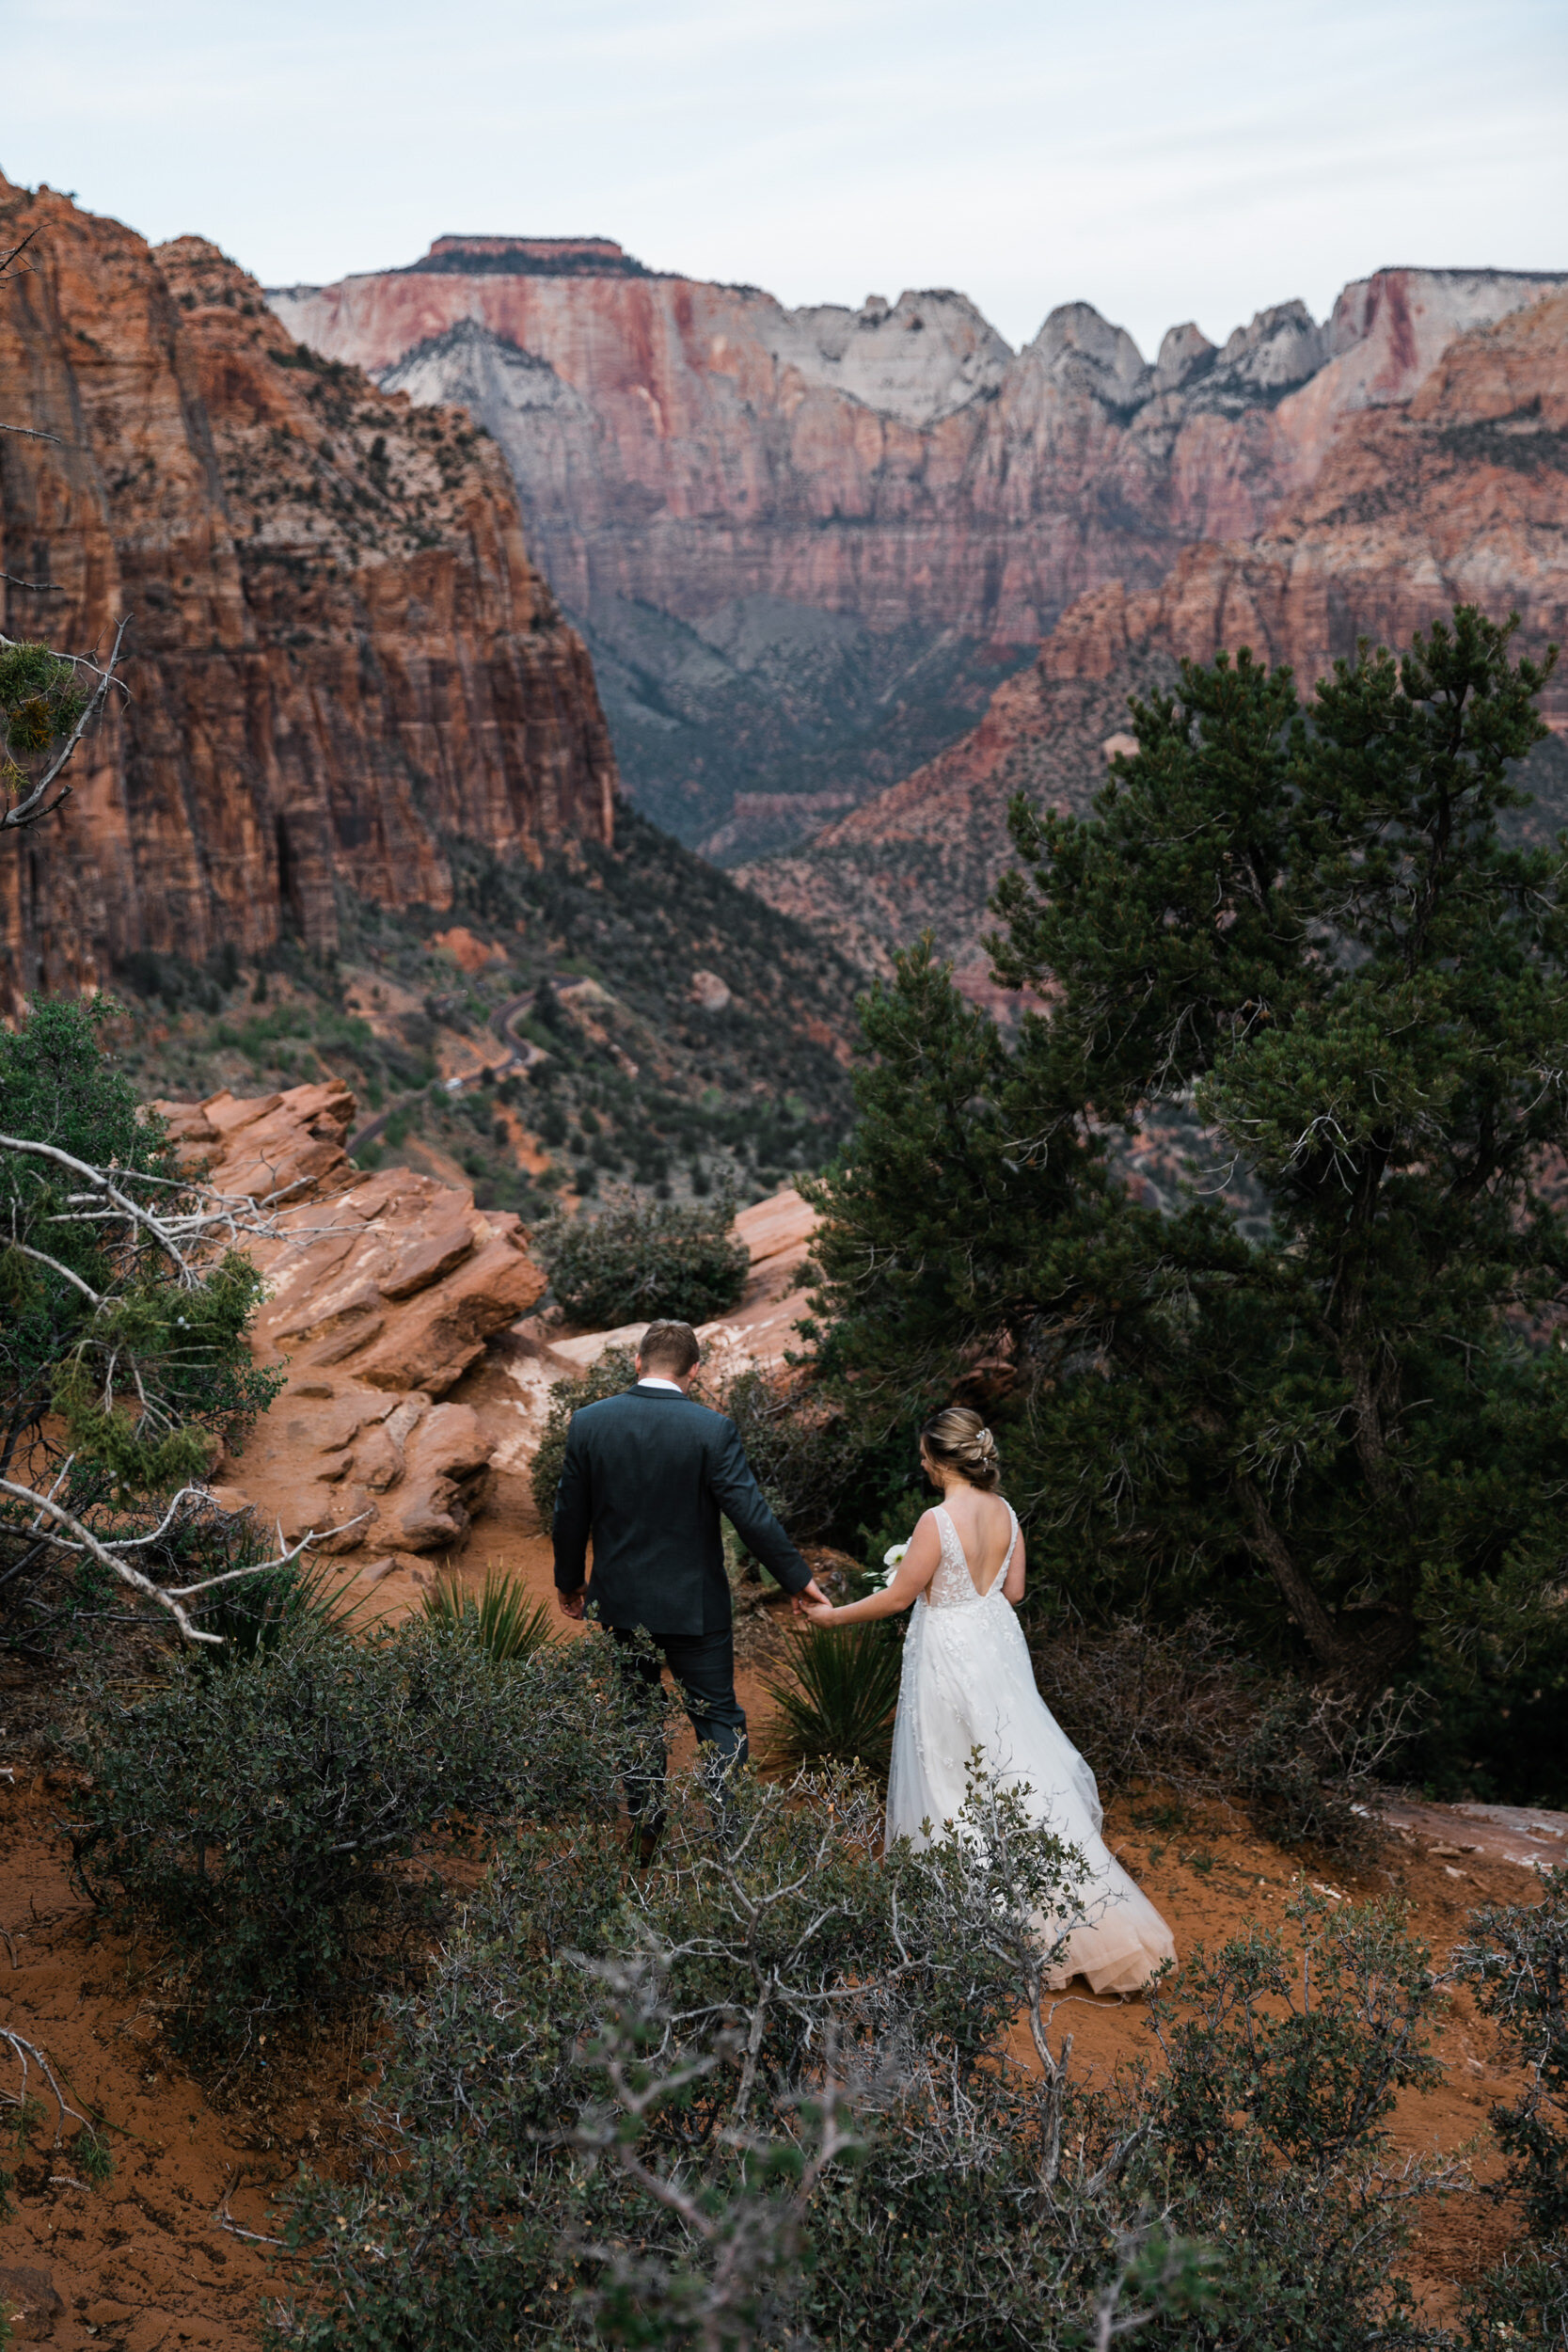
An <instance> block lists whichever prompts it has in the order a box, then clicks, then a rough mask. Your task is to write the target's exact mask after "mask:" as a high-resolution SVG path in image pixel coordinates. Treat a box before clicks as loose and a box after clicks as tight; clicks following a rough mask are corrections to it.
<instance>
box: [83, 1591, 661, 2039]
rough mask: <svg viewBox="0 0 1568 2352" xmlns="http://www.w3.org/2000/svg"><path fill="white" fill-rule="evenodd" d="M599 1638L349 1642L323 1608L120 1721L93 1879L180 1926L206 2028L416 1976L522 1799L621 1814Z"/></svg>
mask: <svg viewBox="0 0 1568 2352" xmlns="http://www.w3.org/2000/svg"><path fill="white" fill-rule="evenodd" d="M597 1669H598V1657H597V1645H595V1644H593V1643H589V1644H583V1643H574V1644H571V1645H550V1646H548V1647H546V1648H544V1649H541V1650H538V1651H536V1652H535V1653H534V1654H533V1656H532V1657H531V1658H530V1659H528V1660H526V1661H523V1662H521V1663H509V1664H499V1663H498V1662H497V1661H495V1660H494V1659H492V1658H490V1657H489V1656H487V1655H486V1654H485V1652H484V1650H483V1648H482V1647H481V1646H480V1644H479V1642H478V1640H477V1639H476V1638H475V1635H474V1630H473V1629H472V1628H471V1627H470V1626H467V1625H465V1624H462V1623H459V1624H458V1625H457V1626H456V1627H454V1628H451V1629H448V1630H446V1631H444V1632H437V1631H436V1630H435V1629H433V1628H432V1627H431V1626H429V1625H428V1624H427V1623H426V1622H425V1621H424V1620H422V1619H415V1620H413V1621H412V1622H411V1623H409V1624H407V1625H404V1626H403V1627H401V1628H399V1629H397V1631H395V1632H394V1633H390V1634H378V1635H376V1636H375V1637H373V1638H372V1639H369V1640H353V1639H350V1638H349V1637H348V1636H347V1635H346V1634H345V1633H344V1632H343V1630H342V1629H341V1628H340V1627H336V1626H334V1625H331V1624H329V1623H327V1624H324V1623H321V1622H319V1621H315V1622H311V1621H307V1622H305V1623H304V1624H302V1625H299V1626H298V1627H297V1628H293V1627H291V1628H289V1629H287V1630H286V1631H285V1633H284V1635H283V1637H282V1638H280V1639H278V1640H277V1641H276V1642H275V1643H274V1644H272V1645H259V1646H258V1647H257V1648H256V1649H255V1650H254V1651H253V1652H252V1654H251V1655H250V1656H249V1657H248V1658H236V1659H235V1660H234V1661H233V1662H232V1664H230V1666H229V1667H228V1668H227V1670H226V1671H223V1672H218V1673H213V1672H208V1671H203V1670H202V1669H201V1668H200V1667H199V1666H197V1665H195V1664H193V1663H189V1662H187V1661H183V1660H182V1661H176V1663H175V1665H174V1667H173V1669H172V1672H171V1676H170V1679H169V1681H168V1683H167V1685H166V1687H165V1688H163V1689H161V1690H159V1691H157V1692H154V1693H153V1694H152V1695H151V1696H150V1697H149V1698H146V1699H144V1700H142V1701H141V1702H140V1703H138V1704H135V1705H133V1706H129V1707H124V1708H119V1709H118V1710H116V1711H115V1712H114V1713H112V1714H111V1715H109V1716H108V1717H107V1718H106V1719H105V1720H103V1721H102V1722H101V1723H100V1724H98V1725H97V1726H95V1728H94V1731H93V1733H92V1735H91V1737H90V1738H89V1740H87V1743H86V1759H85V1760H86V1761H87V1764H88V1766H89V1768H90V1771H91V1775H92V1785H91V1787H90V1788H88V1789H87V1791H86V1792H85V1794H84V1797H83V1800H82V1819H81V1820H80V1822H79V1823H78V1824H77V1825H76V1826H75V1828H74V1830H73V1835H72V1844H73V1850H74V1856H75V1868H76V1874H77V1877H78V1879H79V1881H80V1883H82V1885H83V1886H84V1888H85V1889H86V1890H87V1893H88V1894H89V1895H90V1896H91V1897H92V1899H94V1900H95V1901H98V1902H100V1903H102V1904H103V1906H104V1907H105V1909H107V1910H108V1911H109V1912H111V1913H112V1914H115V1915H119V1916H122V1917H124V1918H126V1919H129V1920H132V1921H135V1922H137V1923H140V1924H142V1925H144V1926H146V1927H149V1928H150V1929H151V1930H153V1931H154V1932H155V1933H156V1934H157V1935H158V1936H160V1937H161V1939H162V1940H163V1942H164V1944H165V1946H166V1949H167V1951H168V1954H169V1956H170V1959H171V1961H172V1963H173V1965H174V1968H175V1970H176V1973H177V1975H178V1977H179V1979H180V1981H181V1985H182V2013H183V2019H184V2025H185V2028H186V2030H187V2032H188V2033H194V2034H198V2035H200V2036H211V2037H214V2038H216V2039H218V2040H230V2041H232V2040H234V2039H236V2038H240V2037H243V2036H244V2035H245V2033H246V2032H247V2031H248V2030H249V2029H250V2028H251V2027H252V2026H253V2025H254V2023H255V2021H256V2019H257V2018H258V2017H259V2016H260V2015H261V2014H268V2015H274V2016H277V2015H287V2014H289V2013H291V2012H294V2011H297V2010H299V2009H300V2008H301V2007H302V2006H303V2005H305V2004H309V2005H310V2006H311V2007H312V2008H313V2009H324V2008H327V2009H329V2008H331V2007H332V2006H334V2005H335V2004H341V2003H342V2002H344V2001H349V2000H353V1999H355V1998H356V1997H358V1996H360V1995H362V1994H364V1993H365V1992H366V1991H368V1990H371V1989H374V1988H375V1987H376V1986H378V1985H380V1984H384V1983H386V1982H388V1980H396V1979H397V1978H398V1977H399V1975H400V1974H402V1973H403V1971H404V1969H405V1968H406V1966H407V1964H408V1963H409V1961H410V1960H411V1958H412V1957H413V1956H414V1949H415V1947H414V1938H415V1936H416V1934H417V1932H418V1931H419V1930H420V1928H421V1927H424V1926H427V1925H428V1923H429V1921H430V1920H431V1919H432V1917H433V1916H434V1915H435V1910H436V1899H437V1898H438V1896H439V1893H440V1888H441V1880H440V1870H439V1862H440V1857H441V1855H442V1853H443V1852H444V1851H448V1850H450V1849H451V1847H452V1846H453V1845H458V1844H461V1843H462V1842H463V1839H464V1837H465V1835H466V1833H467V1830H468V1829H469V1828H470V1827H471V1825H473V1824H475V1823H478V1822H482V1821H484V1820H491V1821H494V1820H499V1819H500V1818H503V1817H510V1816H512V1815H515V1814H518V1813H523V1814H528V1815H531V1816H533V1817H535V1818H541V1819H546V1820H548V1819H557V1818H571V1817H576V1816H581V1815H588V1816H598V1817H601V1818H606V1819H609V1818H613V1816H614V1813H615V1810H616V1804H617V1791H616V1784H615V1777H614V1760H615V1756H616V1755H617V1753H618V1743H617V1735H616V1725H617V1724H618V1721H619V1718H618V1715H617V1714H616V1712H615V1702H614V1692H613V1677H609V1678H607V1679H606V1680H605V1681H604V1682H603V1684H601V1681H600V1678H599V1676H598V1671H597Z"/></svg>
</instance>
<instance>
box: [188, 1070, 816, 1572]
mask: <svg viewBox="0 0 1568 2352" xmlns="http://www.w3.org/2000/svg"><path fill="white" fill-rule="evenodd" d="M154 1108H155V1109H156V1110H157V1111H158V1112H159V1113H160V1114H161V1116H162V1117H163V1118H164V1119H165V1120H166V1122H167V1124H168V1128H169V1132H170V1134H171V1135H172V1136H174V1138H175V1140H176V1143H177V1145H178V1147H179V1150H180V1154H181V1159H182V1165H183V1166H184V1167H186V1168H188V1169H189V1170H191V1171H192V1172H193V1173H196V1172H199V1173H200V1174H201V1175H202V1176H203V1180H204V1181H205V1182H206V1183H208V1184H211V1185H212V1186H213V1187H214V1189H215V1190H216V1191H218V1192H220V1193H223V1194H226V1195H228V1196H229V1197H230V1198H231V1199H237V1200H251V1201H254V1202H258V1203H266V1202H272V1203H273V1204H274V1206H273V1209H272V1211H271V1212H270V1213H269V1222H270V1223H271V1224H272V1225H273V1226H274V1228H275V1230H274V1232H272V1233H270V1234H269V1235H268V1236H267V1237H265V1238H260V1237H258V1238H251V1239H248V1240H247V1241H246V1242H245V1245H244V1246H245V1250H246V1253H247V1255H248V1256H249V1257H250V1258H251V1260H252V1261H253V1263H255V1264H256V1265H257V1267H258V1268H259V1269H260V1271H261V1274H262V1276H263V1277H264V1279H265V1281H266V1294H265V1296H264V1299H263V1302H262V1305H261V1309H260V1310H259V1311H258V1313H257V1316H256V1319H255V1322H254V1325H253V1327H252V1331H251V1350H252V1353H253V1355H254V1357H255V1359H256V1360H257V1362H258V1363H259V1364H261V1365H262V1366H264V1367H266V1368H268V1369H270V1370H276V1371H279V1372H281V1373H282V1374H283V1375H284V1385H283V1388H282V1391H281V1392H280V1394H279V1395H278V1396H277V1400H276V1401H275V1403H274V1404H273V1406H272V1408H271V1410H270V1411H269V1412H267V1413H266V1414H264V1415H263V1416H262V1417H261V1419H260V1420H259V1422H257V1424H256V1427H255V1429H254V1431H253V1433H252V1434H251V1436H250V1437H249V1438H248V1439H247V1440H246V1442H245V1445H244V1447H243V1449H242V1450H241V1451H239V1452H238V1453H236V1454H233V1455H231V1456H230V1457H229V1458H227V1459H225V1460H223V1461H221V1462H219V1463H217V1464H216V1465H214V1473H213V1475H214V1479H215V1480H216V1482H217V1483H216V1484H215V1485H214V1495H215V1496H216V1498H217V1500H218V1501H219V1502H221V1503H222V1504H223V1505H224V1506H225V1507H226V1508H228V1509H230V1510H246V1509H247V1510H250V1511H252V1512H254V1513H255V1514H256V1516H257V1517H258V1518H259V1519H260V1520H261V1524H262V1526H263V1527H265V1528H267V1529H269V1530H276V1531H277V1534H278V1535H279V1536H280V1538H281V1539H282V1541H283V1542H285V1543H297V1542H299V1541H300V1540H301V1539H302V1538H303V1537H305V1536H306V1535H310V1536H312V1537H313V1538H314V1542H313V1547H312V1548H313V1551H314V1552H315V1553H316V1554H319V1555H320V1556H321V1557H322V1558H323V1559H324V1560H325V1562H327V1563H328V1564H329V1573H332V1574H333V1575H335V1576H337V1577H341V1581H342V1582H343V1585H344V1587H345V1588H346V1589H351V1590H352V1593H353V1597H355V1598H356V1600H360V1599H364V1598H366V1597H368V1596H369V1595H371V1594H372V1593H373V1595H374V1602H373V1607H374V1611H375V1613H378V1614H380V1613H386V1612H387V1611H388V1610H392V1611H396V1610H398V1609H401V1608H405V1607H407V1606H409V1605H411V1604H412V1603H414V1602H416V1601H417V1600H418V1597H419V1595H420V1590H421V1588H423V1589H428V1588H429V1587H430V1585H431V1584H432V1583H433V1581H434V1580H435V1576H436V1565H433V1563H432V1559H431V1555H432V1554H436V1553H438V1554H440V1555H441V1556H442V1560H443V1561H445V1562H451V1560H452V1559H453V1558H454V1557H460V1556H461V1554H462V1551H463V1549H464V1540H465V1538H466V1536H467V1534H468V1532H469V1529H470V1526H471V1523H472V1521H473V1520H474V1518H475V1517H476V1515H478V1514H480V1513H481V1512H482V1511H483V1508H484V1506H485V1504H486V1502H488V1501H489V1500H490V1499H491V1496H492V1491H493V1489H494V1486H495V1484H496V1481H497V1479H498V1478H499V1477H503V1476H505V1475H506V1474H508V1473H511V1474H514V1475H516V1476H521V1474H523V1473H524V1472H526V1470H527V1468H528V1465H529V1463H530V1462H531V1459H532V1456H533V1454H534V1452H535V1450H536V1448H537V1446H538V1443H539V1439H540V1437H541V1435H542V1433H543V1430H544V1426H545V1421H546V1415H547V1413H548V1409H549V1402H550V1389H551V1386H552V1384H553V1383H554V1382H555V1381H557V1380H560V1379H571V1378H575V1377H578V1376H579V1375H580V1374H581V1373H582V1371H583V1369H584V1367H585V1366H587V1365H589V1364H592V1363H594V1362H596V1361H597V1360H598V1359H599V1357H600V1356H601V1355H602V1354H603V1353H604V1352H605V1350H606V1349H607V1348H610V1347H626V1348H632V1347H635V1345H636V1343H637V1342H638V1341H639V1340H640V1339H641V1335H642V1332H643V1330H644V1329H645V1328H646V1326H645V1325H644V1324H641V1323H636V1324H627V1325H626V1326H625V1327H622V1328H621V1329H618V1330H613V1331H596V1332H595V1331H588V1332H583V1331H575V1330H572V1329H570V1328H566V1327H562V1324H561V1318H560V1313H559V1310H552V1311H551V1313H550V1315H549V1316H548V1317H547V1318H541V1317H540V1316H538V1315H536V1314H535V1313H533V1312H532V1310H533V1309H535V1308H536V1307H537V1306H538V1303H539V1300H540V1299H541V1297H542V1296H543V1295H544V1292H545V1288H546V1278H545V1275H544V1273H543V1272H542V1271H541V1269H540V1268H539V1266H538V1265H536V1264H535V1263H534V1261H533V1260H532V1258H531V1256H530V1255H529V1252H528V1234H527V1232H526V1231H525V1230H524V1229H523V1227H522V1226H521V1224H520V1222H519V1220H518V1218H517V1217H516V1216H512V1215H510V1214H508V1213H505V1212H498V1211H495V1210H481V1209H478V1208H476V1206H475V1204H474V1199H473V1196H472V1194H471V1193H470V1192H468V1191H467V1190H466V1189H462V1188H460V1187H458V1186H457V1185H454V1184H442V1183H440V1182H438V1181H436V1180H435V1179H434V1178H432V1177H430V1176H428V1175H425V1174H422V1173H420V1172H418V1171H416V1170H414V1169H411V1168H406V1167H393V1168H382V1169H377V1170H374V1171H372V1172H366V1171H364V1170H362V1169H360V1168H356V1166H355V1165H354V1163H353V1162H352V1161H351V1160H350V1158H349V1156H348V1153H347V1151H346V1149H345V1146H346V1143H347V1139H348V1136H349V1133H350V1130H351V1129H352V1127H353V1125H354V1121H355V1117H356V1104H355V1100H354V1097H353V1095H352V1094H351V1093H350V1091H349V1089H347V1087H345V1086H344V1085H342V1083H341V1081H339V1080H330V1081H328V1082H327V1083H325V1084H323V1085H309V1086H296V1087H291V1088H288V1089H285V1090H283V1091H281V1092H277V1093H272V1094H261V1095H249V1096H237V1095H235V1094H232V1093H230V1091H229V1090H228V1089H224V1090H223V1091H221V1092H219V1093H217V1094H214V1095H210V1096H208V1097H207V1099H206V1100H205V1101H203V1102H200V1103H178V1102H161V1103H158V1104H155V1105H154ZM815 1230H816V1212H815V1211H814V1210H812V1209H811V1208H810V1207H808V1205H807V1203H806V1202H805V1201H804V1200H802V1199H801V1198H800V1194H799V1193H797V1192H795V1191H794V1190H793V1189H792V1188H790V1187H788V1186H786V1187H784V1189H783V1190H782V1191H780V1192H777V1193H774V1194H772V1195H770V1196H768V1198H766V1199H764V1200H758V1201H756V1202H754V1203H753V1204H752V1207H751V1208H749V1209H745V1210H742V1211H741V1213H740V1215H739V1216H738V1217H737V1218H736V1232H737V1233H738V1234H739V1236H740V1238H741V1240H742V1241H743V1242H744V1243H745V1244H746V1246H747V1248H748V1249H749V1251H750V1254H751V1259H752V1271H751V1275H750V1277H749V1279H748V1281H747V1284H746V1288H745V1291H744V1293H743V1294H742V1296H741V1297H740V1299H739V1300H738V1302H737V1303H736V1308H735V1310H734V1311H733V1312H732V1313H730V1314H729V1315H727V1316H725V1317H724V1318H723V1319H722V1320H721V1321H720V1322H717V1323H713V1324H709V1325H707V1326H705V1327H704V1330H703V1332H702V1335H701V1336H702V1339H703V1343H704V1351H705V1356H706V1358H707V1359H708V1360H709V1361H710V1363H712V1364H713V1365H714V1366H716V1367H717V1368H718V1369H719V1370H720V1371H721V1373H730V1372H735V1371H738V1370H740V1369H742V1368H744V1367H746V1366H750V1365H760V1366H763V1367H773V1366H777V1365H779V1364H782V1363H783V1361H784V1356H785V1353H786V1351H787V1350H789V1349H790V1348H792V1347H794V1346H795V1345H796V1344H797V1338H796V1331H795V1326H796V1324H797V1323H798V1322H799V1320H800V1317H801V1316H802V1315H803V1314H804V1313H805V1311H806V1300H805V1279H806V1271H805V1269H806V1261H807V1259H808V1257H809V1254H810V1248H811V1240H812V1235H813V1233H814V1232H815Z"/></svg>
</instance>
